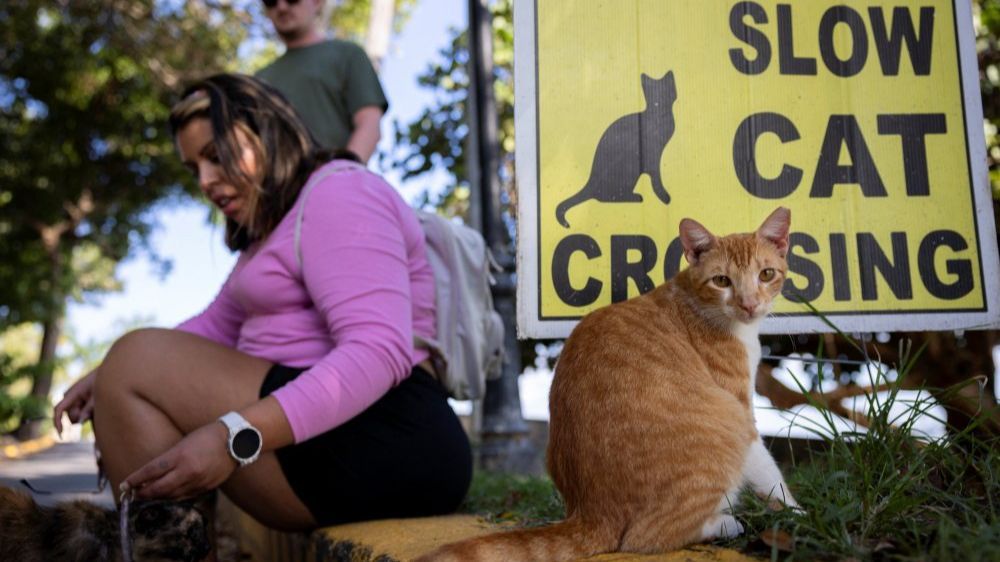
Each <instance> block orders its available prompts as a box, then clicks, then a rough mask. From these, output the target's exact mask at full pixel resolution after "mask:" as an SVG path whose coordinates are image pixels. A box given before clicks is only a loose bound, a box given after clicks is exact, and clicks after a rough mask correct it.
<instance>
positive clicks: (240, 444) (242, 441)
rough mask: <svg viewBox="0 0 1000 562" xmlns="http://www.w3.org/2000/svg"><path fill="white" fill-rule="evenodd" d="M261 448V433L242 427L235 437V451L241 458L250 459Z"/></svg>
mask: <svg viewBox="0 0 1000 562" xmlns="http://www.w3.org/2000/svg"><path fill="white" fill-rule="evenodd" d="M258 450H260V434H258V433H257V432H256V431H254V430H252V429H249V428H247V429H241V430H239V431H238V432H236V436H234V437H233V453H234V454H235V455H236V456H237V457H239V458H241V459H249V458H250V457H252V456H254V455H256V454H257V451H258Z"/></svg>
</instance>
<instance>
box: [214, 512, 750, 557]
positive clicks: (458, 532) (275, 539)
mask: <svg viewBox="0 0 1000 562" xmlns="http://www.w3.org/2000/svg"><path fill="white" fill-rule="evenodd" d="M219 504H220V515H222V516H224V517H226V518H227V519H228V520H229V521H231V522H232V524H233V526H234V531H235V535H236V538H237V540H238V542H239V543H240V544H239V547H240V550H241V551H242V555H243V556H244V559H247V560H252V561H253V562H315V561H325V562H348V561H349V562H408V561H410V560H413V559H414V558H416V557H417V556H420V555H421V554H424V553H427V552H429V551H431V550H433V549H435V548H437V547H439V546H441V545H444V544H448V543H451V542H455V541H460V540H463V539H467V538H471V537H476V536H480V535H485V534H489V533H492V532H495V531H498V530H500V529H502V528H503V527H501V526H497V525H491V524H489V523H487V522H485V521H483V519H481V518H480V517H478V516H475V515H448V516H442V517H425V518H418V519H387V520H382V521H368V522H365V523H352V524H348V525H338V526H335V527H326V528H323V529H319V530H317V531H315V532H313V533H309V534H306V533H282V532H279V531H274V530H271V529H268V528H266V527H264V526H263V525H261V524H260V523H257V522H256V521H254V520H253V518H251V517H250V516H249V515H247V514H245V513H243V512H242V511H240V509H239V508H237V507H236V506H234V505H233V504H232V503H231V502H229V501H228V500H226V499H224V498H223V499H222V500H221V501H220V502H219ZM579 562H584V561H579ZM585 562H759V559H755V558H750V557H748V556H746V555H743V554H741V553H739V552H736V551H735V550H728V549H724V548H718V547H714V546H710V545H695V546H692V547H690V548H687V549H684V550H679V551H677V552H670V553H666V554H647V555H642V554H624V553H616V554H602V555H599V556H594V557H591V558H587V559H586V561H585Z"/></svg>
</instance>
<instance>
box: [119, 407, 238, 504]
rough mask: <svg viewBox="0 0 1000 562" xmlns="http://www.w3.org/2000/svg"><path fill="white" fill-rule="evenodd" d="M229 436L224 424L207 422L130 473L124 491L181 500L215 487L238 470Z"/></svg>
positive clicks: (146, 496)
mask: <svg viewBox="0 0 1000 562" xmlns="http://www.w3.org/2000/svg"><path fill="white" fill-rule="evenodd" d="M228 439H229V433H228V432H227V431H226V428H225V426H223V425H222V424H221V423H219V422H212V423H210V424H208V425H204V426H202V427H200V428H198V429H196V430H195V431H193V432H191V433H189V434H188V435H187V436H185V437H184V439H181V441H180V442H179V443H177V444H176V445H174V446H173V447H171V448H170V449H169V450H168V451H167V452H165V453H163V454H162V455H160V456H158V457H156V458H154V459H153V460H151V461H149V462H148V463H146V465H145V466H143V467H142V468H140V469H139V470H136V471H135V472H133V473H132V474H131V475H129V476H128V477H127V478H126V479H125V480H124V481H123V482H122V485H121V486H122V491H127V490H128V489H133V490H135V495H136V497H137V498H140V499H153V498H165V499H180V498H187V497H191V496H196V495H199V494H202V493H204V492H208V491H210V490H214V489H215V488H218V487H219V486H220V485H221V484H222V483H223V482H225V481H226V480H227V479H228V478H229V476H230V475H231V474H232V473H233V471H234V470H236V461H235V460H234V459H233V457H231V456H230V455H229V451H228V449H227V445H226V444H227V442H228Z"/></svg>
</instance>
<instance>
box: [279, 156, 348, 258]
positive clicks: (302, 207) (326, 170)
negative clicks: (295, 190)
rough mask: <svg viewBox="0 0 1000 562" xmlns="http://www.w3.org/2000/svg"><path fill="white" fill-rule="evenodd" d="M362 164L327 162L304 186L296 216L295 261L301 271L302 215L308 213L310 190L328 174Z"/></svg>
mask: <svg viewBox="0 0 1000 562" xmlns="http://www.w3.org/2000/svg"><path fill="white" fill-rule="evenodd" d="M359 166H360V164H343V163H338V164H327V165H326V166H323V167H322V168H320V171H319V172H317V173H315V174H313V177H312V178H310V180H309V183H307V184H306V186H305V187H303V188H302V193H301V194H300V195H299V210H298V213H297V214H296V216H295V242H294V243H295V261H296V263H297V264H298V266H299V271H301V270H302V243H301V241H302V217H303V216H304V215H305V213H306V198H307V197H309V192H310V191H312V188H314V187H316V184H318V183H319V182H321V181H323V180H324V179H326V178H327V177H328V176H330V175H332V174H335V173H337V172H343V171H346V170H350V169H351V168H357V167H359Z"/></svg>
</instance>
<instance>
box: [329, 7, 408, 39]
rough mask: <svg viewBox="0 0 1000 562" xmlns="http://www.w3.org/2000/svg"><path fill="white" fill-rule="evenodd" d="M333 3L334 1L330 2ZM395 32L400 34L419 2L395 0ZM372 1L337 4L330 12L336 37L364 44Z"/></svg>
mask: <svg viewBox="0 0 1000 562" xmlns="http://www.w3.org/2000/svg"><path fill="white" fill-rule="evenodd" d="M328 1H332V0H328ZM395 4H396V6H395V11H394V16H393V31H395V32H396V33H398V32H399V31H400V30H401V29H402V28H403V26H404V25H405V24H406V21H407V20H408V19H409V17H410V12H412V10H413V8H414V6H416V4H417V0H395ZM371 7H372V6H371V0H344V1H341V2H336V4H335V5H334V7H333V10H331V12H330V28H331V30H332V31H333V34H334V35H335V36H336V37H339V38H341V39H349V40H352V41H356V42H358V43H363V42H364V38H365V34H366V32H367V31H368V19H369V17H370V16H371Z"/></svg>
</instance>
